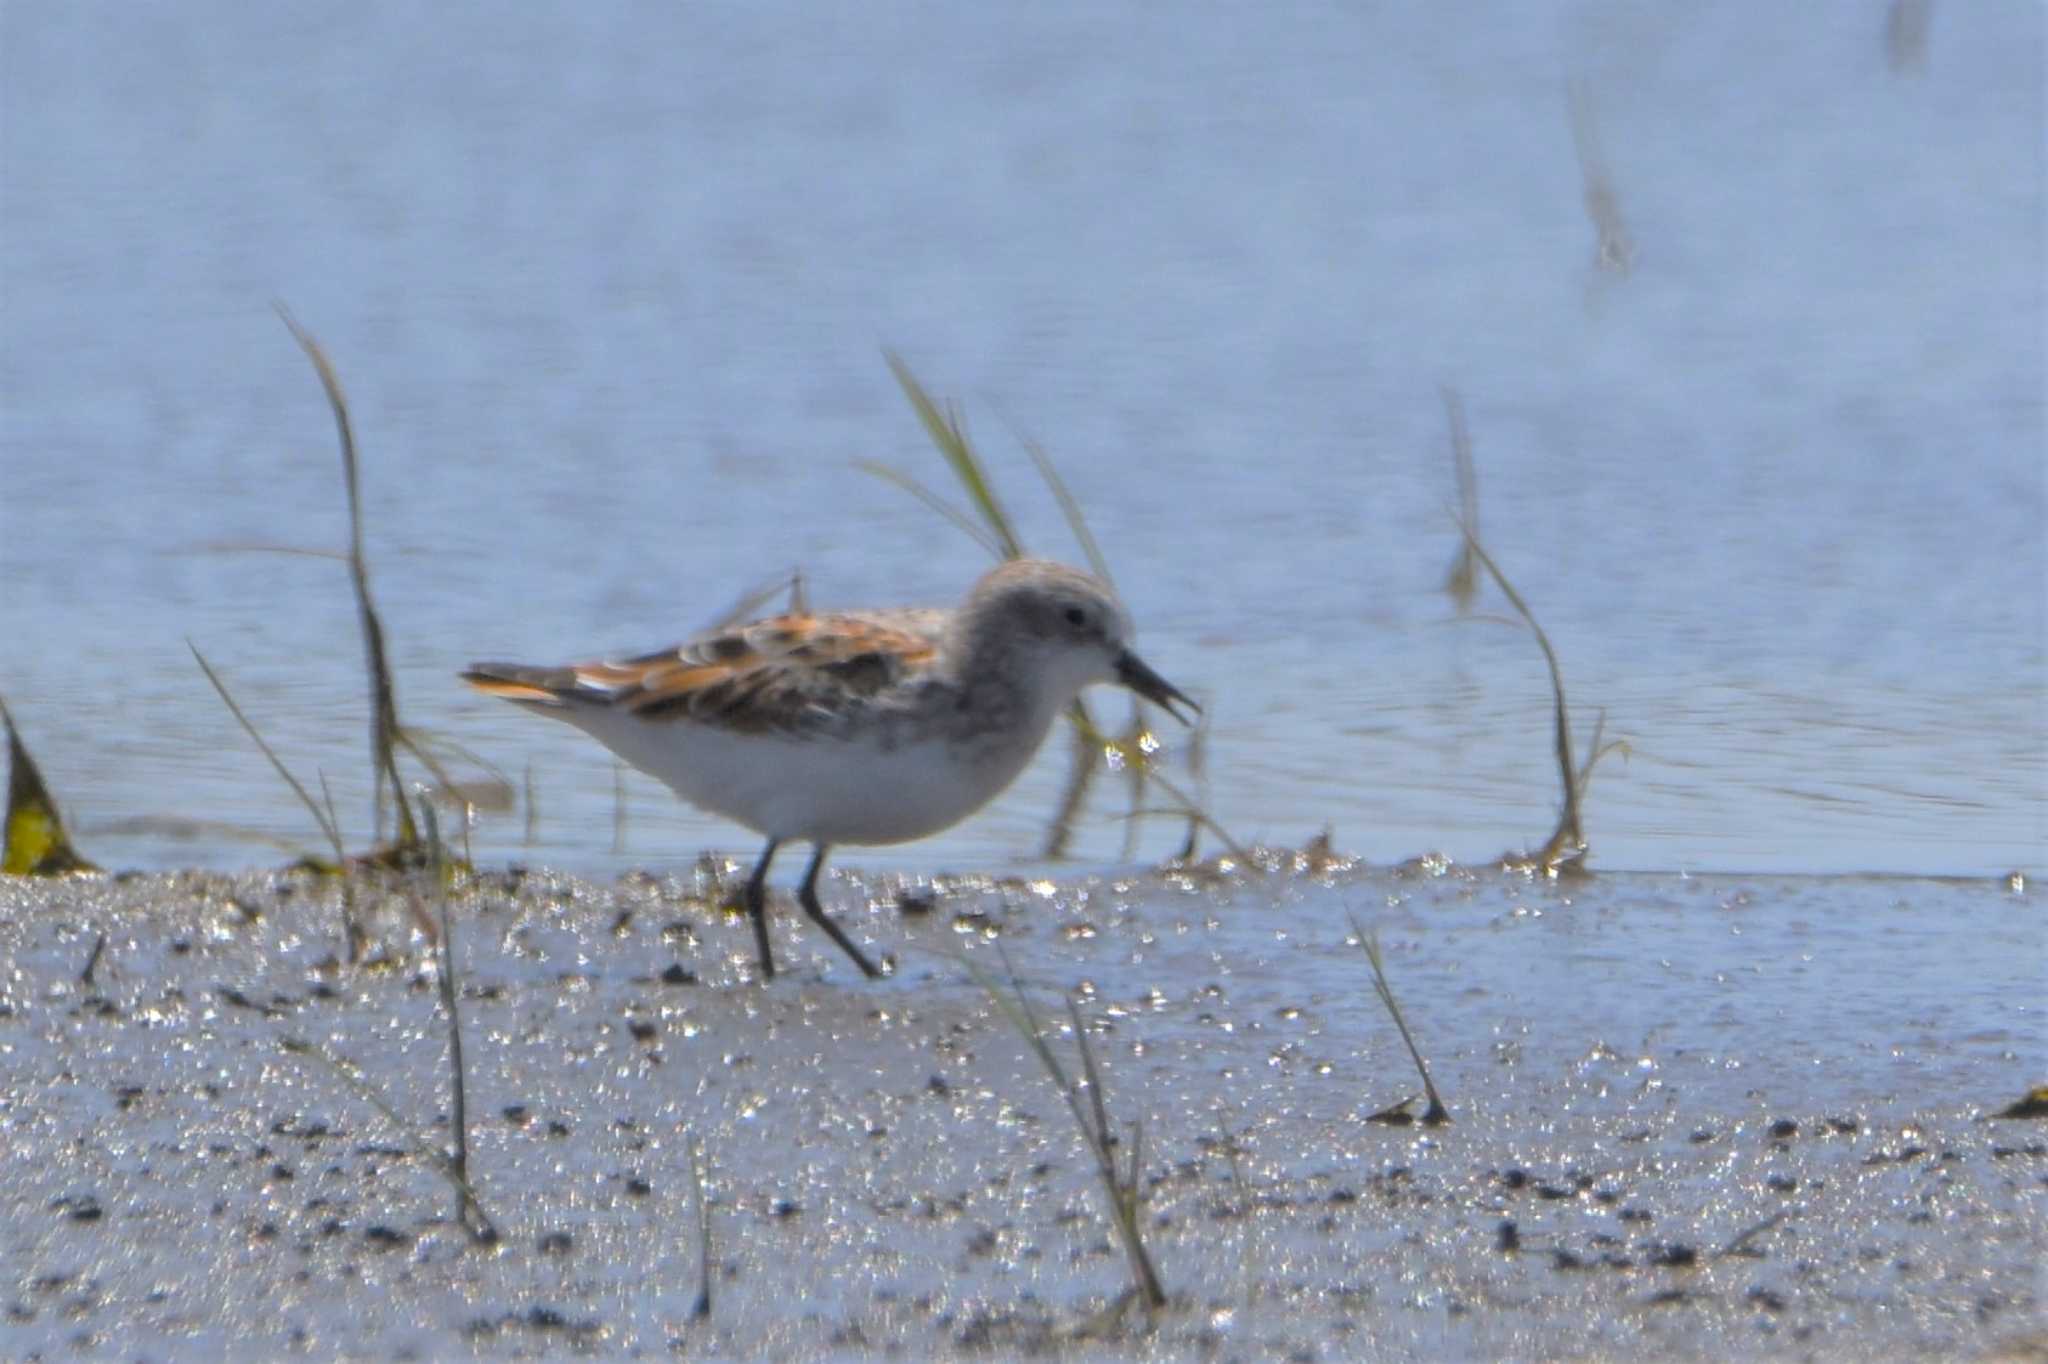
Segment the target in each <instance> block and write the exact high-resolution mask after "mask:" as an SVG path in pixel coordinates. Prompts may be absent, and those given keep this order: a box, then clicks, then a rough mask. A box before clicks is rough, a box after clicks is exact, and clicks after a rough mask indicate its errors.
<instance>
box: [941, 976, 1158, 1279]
mask: <svg viewBox="0 0 2048 1364" xmlns="http://www.w3.org/2000/svg"><path fill="white" fill-rule="evenodd" d="M996 950H997V952H998V953H1001V954H1002V957H1003V969H1004V972H1005V974H1006V975H1007V976H1008V977H1009V985H1010V989H1009V992H1008V993H1007V994H1006V993H1005V992H1004V991H1003V989H1002V987H1001V986H999V985H998V984H997V983H996V982H995V981H993V980H991V979H990V978H989V977H988V975H987V974H986V973H985V972H983V971H982V970H981V969H980V968H979V967H978V966H976V965H975V964H974V962H972V961H971V960H969V959H968V958H966V957H964V956H962V957H960V958H959V961H960V964H961V965H962V967H964V968H965V969H966V971H967V974H968V975H969V976H971V977H972V978H973V979H974V982H975V984H977V985H979V986H980V987H981V989H982V991H983V993H985V994H986V995H988V997H989V999H990V1000H991V1001H992V1002H993V1003H994V1004H995V1006H996V1008H997V1010H998V1011H999V1012H1001V1013H1002V1015H1003V1017H1004V1018H1005V1019H1006V1020H1008V1022H1009V1024H1010V1026H1011V1027H1012V1028H1014V1029H1015V1030H1016V1032H1017V1035H1018V1036H1020V1037H1022V1038H1023V1039H1024V1041H1025V1043H1026V1044H1027V1045H1028V1046H1030V1048H1031V1050H1032V1053H1033V1054H1034V1055H1036V1056H1037V1057H1038V1063H1039V1065H1040V1066H1041V1067H1043V1068H1044V1070H1045V1073H1046V1076H1047V1077H1048V1078H1049V1079H1050V1080H1051V1081H1052V1084H1053V1088H1054V1089H1056V1090H1058V1091H1059V1095H1060V1097H1061V1098H1062V1099H1064V1100H1065V1101H1066V1105H1067V1111H1068V1112H1070V1113H1071V1114H1072V1115H1073V1118H1074V1125H1075V1126H1076V1127H1077V1128H1079V1129H1080V1132H1081V1139H1082V1141H1083V1143H1084V1144H1085V1145H1086V1146H1087V1147H1088V1151H1089V1154H1090V1155H1092V1156H1093V1157H1094V1158H1095V1169H1096V1174H1097V1175H1098V1176H1099V1177H1100V1179H1101V1181H1102V1189H1103V1195H1104V1197H1105V1198H1106V1200H1107V1201H1108V1203H1109V1211H1110V1223H1111V1225H1112V1226H1113V1227H1114V1228H1115V1229H1116V1234H1117V1239H1118V1241H1119V1242H1121V1243H1122V1245H1123V1249H1124V1258H1125V1260H1126V1262H1127V1263H1128V1265H1129V1267H1130V1272H1131V1283H1132V1289H1133V1291H1134V1292H1135V1293H1136V1294H1137V1295H1138V1298H1139V1300H1140V1301H1141V1302H1143V1303H1144V1305H1145V1309H1146V1312H1147V1314H1148V1315H1149V1314H1151V1313H1154V1312H1157V1311H1158V1309H1159V1308H1161V1307H1163V1306H1165V1305H1166V1290H1165V1289H1164V1288H1163V1287H1162V1286H1161V1285H1160V1282H1159V1274H1158V1271H1157V1269H1156V1268H1155V1267H1154V1266H1153V1263H1152V1255H1151V1252H1150V1251H1149V1250H1148V1249H1147V1248H1146V1245H1145V1238H1144V1229H1143V1226H1142V1222H1141V1215H1142V1213H1143V1210H1144V1201H1145V1199H1144V1183H1143V1179H1142V1170H1141V1163H1142V1153H1143V1149H1144V1131H1143V1128H1142V1126H1140V1125H1138V1124H1133V1125H1132V1138H1131V1155H1130V1160H1129V1163H1128V1165H1127V1167H1125V1168H1123V1169H1119V1168H1118V1165H1117V1160H1116V1147H1117V1144H1118V1141H1117V1137H1116V1134H1115V1132H1114V1130H1113V1129H1112V1127H1111V1124H1110V1118H1109V1105H1108V1098H1107V1096H1106V1095H1105V1093H1104V1091H1103V1085H1102V1076H1101V1073H1100V1071H1099V1069H1098V1068H1097V1066H1096V1064H1095V1052H1094V1049H1093V1048H1092V1046H1091V1045H1090V1044H1089V1041H1088V1031H1087V1029H1086V1028H1085V1027H1084V1026H1083V1025H1082V1023H1081V1015H1080V1010H1079V1008H1078V1007H1077V1006H1076V1005H1075V1003H1074V1001H1073V998H1072V996H1069V997H1068V999H1067V1016H1068V1018H1069V1019H1070V1020H1071V1021H1072V1024H1073V1028H1074V1047H1075V1050H1076V1051H1077V1052H1078V1053H1079V1055H1080V1058H1081V1069H1082V1075H1083V1080H1082V1081H1081V1082H1076V1081H1075V1080H1074V1078H1073V1077H1072V1075H1071V1074H1070V1073H1069V1072H1068V1070H1067V1068H1066V1067H1065V1066H1064V1065H1063V1064H1061V1062H1060V1058H1059V1055H1058V1053H1057V1052H1055V1051H1054V1050H1053V1049H1052V1044H1051V1043H1050V1042H1048V1041H1047V1040H1046V1036H1045V1029H1044V1027H1043V1026H1042V1025H1041V1024H1040V1022H1039V1020H1038V1015H1037V1012H1036V1011H1035V1010H1033V1009H1032V1007H1031V1000H1030V997H1029V996H1028V995H1026V994H1025V992H1024V983H1023V981H1022V980H1020V979H1019V978H1018V976H1017V973H1016V970H1015V968H1014V967H1012V966H1011V965H1010V961H1009V955H1008V954H1007V953H1004V952H1003V951H1002V945H1001V944H1000V943H998V944H997V945H996ZM1084 1087H1085V1089H1086V1090H1087V1098H1086V1099H1085V1100H1084V1099H1083V1098H1082V1090H1083V1088H1084Z"/></svg>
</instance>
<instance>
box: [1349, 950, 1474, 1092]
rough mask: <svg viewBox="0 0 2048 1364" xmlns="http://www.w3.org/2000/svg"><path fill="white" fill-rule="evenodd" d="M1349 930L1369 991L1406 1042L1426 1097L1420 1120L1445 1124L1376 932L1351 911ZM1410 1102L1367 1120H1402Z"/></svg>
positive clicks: (1434, 1085)
mask: <svg viewBox="0 0 2048 1364" xmlns="http://www.w3.org/2000/svg"><path fill="white" fill-rule="evenodd" d="M1351 931H1352V933H1353V934H1355V935H1356V936H1357V938H1358V945H1359V946H1360V947H1362V948H1364V949H1365V960H1366V962H1367V964H1368V965H1370V966H1371V967H1372V988H1373V993H1375V994H1377V995H1378V996H1379V997H1380V1003H1381V1004H1383V1005H1385V1006H1386V1010H1387V1013H1388V1015H1389V1016H1390V1017H1391V1018H1392V1019H1393V1020H1394V1026H1395V1027H1396V1028H1398V1029H1399V1030H1400V1033H1401V1041H1402V1042H1403V1043H1404V1044H1406V1046H1407V1048H1408V1055H1409V1057H1410V1058H1411V1059H1412V1060H1413V1061H1414V1062H1415V1070H1416V1073H1417V1074H1419V1075H1421V1076H1422V1092H1423V1094H1424V1095H1426V1096H1427V1097H1428V1099H1429V1107H1428V1108H1426V1109H1425V1110H1423V1114H1422V1119H1421V1121H1422V1123H1423V1125H1424V1126H1426V1127H1443V1126H1447V1125H1448V1124H1449V1123H1450V1121H1451V1110H1450V1109H1448V1108H1446V1107H1445V1106H1444V1100H1443V1096H1442V1095H1441V1094H1438V1093H1437V1092H1436V1082H1435V1081H1434V1080H1432V1079H1430V1078H1429V1063H1428V1062H1426V1061H1424V1060H1423V1059H1422V1048H1420V1047H1418V1046H1416V1045H1415V1034H1414V1033H1412V1032H1410V1031H1408V1020H1407V1018H1406V1017H1405V1016H1403V1014H1402V1013H1401V1004H1400V1001H1399V1000H1397V999H1395V998H1394V987H1393V986H1392V985H1390V984H1388V983H1387V962H1386V958H1385V957H1383V956H1382V955H1381V954H1380V940H1379V935H1378V934H1375V933H1368V932H1366V931H1365V929H1364V928H1363V927H1361V926H1360V924H1359V922H1358V916H1357V915H1355V914H1354V915H1352V916H1351ZM1414 1102H1415V1100H1414V1098H1413V1097H1412V1096H1411V1097H1409V1098H1406V1099H1403V1100H1401V1102H1399V1103H1397V1104H1394V1105H1392V1106H1391V1107H1388V1108H1384V1109H1382V1110H1380V1111H1379V1112H1378V1113H1375V1114H1373V1115H1372V1118H1371V1119H1370V1121H1375V1122H1406V1121H1407V1120H1408V1117H1407V1113H1408V1106H1409V1105H1410V1104H1412V1103H1414ZM1396 1115H1398V1116H1396Z"/></svg>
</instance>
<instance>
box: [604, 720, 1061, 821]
mask: <svg viewBox="0 0 2048 1364" xmlns="http://www.w3.org/2000/svg"><path fill="white" fill-rule="evenodd" d="M583 727H584V728H586V729H587V730H588V731H589V733H590V734H591V736H592V737H593V738H595V739H597V740H598V741H599V742H600V743H602V744H604V745H605V747H607V748H609V749H611V750H612V752H614V753H616V754H618V755H619V756H620V757H621V758H623V759H625V760H626V761H627V762H629V763H631V764H632V765H633V766H634V767H637V768H639V769H640V770H641V771H643V772H646V773H648V774H649V775H650V776H654V777H658V778H660V779H661V780H662V781H664V782H666V783H668V785H669V786H670V787H671V788H672V789H673V790H674V791H675V793H676V794H677V795H679V796H681V797H682V798H683V799H684V800H686V801H688V802H690V803H691V804H692V805H695V806H697V807H699V808H700V809H704V810H708V811H711V812H712V813H714V814H719V815H724V816H725V817H726V818H728V819H732V820H737V821H738V822H739V823H741V824H744V825H746V826H747V827H748V828H750V829H753V830H754V831H756V832H757V833H762V834H766V835H769V836H770V837H774V838H801V839H808V840H811V841H813V842H818V843H901V842H905V841H907V840H909V839H913V838H923V837H924V836H925V835H927V834H933V833H937V832H938V831H939V830H941V829H944V828H947V827H948V826H950V825H953V824H956V823H958V822H959V821H960V820H962V819H965V818H966V817H967V816H968V815H971V814H973V813H974V812H975V811H976V810H979V809H980V808H981V807H982V806H984V805H986V804H987V803H988V802H989V801H990V800H992V799H993V798H994V797H995V796H996V795H997V794H998V793H999V792H1001V791H1002V790H1003V789H1004V788H1005V787H1007V786H1008V785H1009V784H1010V783H1011V782H1012V781H1014V780H1016V778H1017V774H1018V773H1019V772H1021V771H1023V769H1024V766H1025V764H1026V763H1028V762H1029V761H1030V760H1031V755H1032V754H1033V753H1034V752H1035V751H1036V750H1037V748H1038V742H1039V740H1040V739H1042V738H1043V737H1044V731H1043V730H1042V729H1041V730H1040V731H1039V732H1038V733H1037V734H1035V735H1028V736H1020V737H1019V740H1018V741H1016V742H1013V743H1010V744H1006V745H1004V746H1002V747H1001V748H995V749H991V748H987V747H977V748H974V749H972V750H963V749H962V748H961V747H959V746H956V745H953V744H949V743H947V742H946V741H945V740H943V739H940V738H932V739H929V740H924V741H921V742H915V743H902V744H898V745H896V746H895V747H893V748H884V747H882V746H881V745H880V744H878V743H875V742H873V741H870V740H865V739H835V738H814V739H793V738H785V737H782V736H779V735H764V734H744V735H743V734H731V733H727V732H725V731H722V730H717V729H711V728H708V727H706V726H702V725H696V724H691V723H689V722H688V721H681V722H674V723H669V724H650V723H649V722H647V721H644V720H640V719H637V718H635V717H631V716H620V715H617V714H615V713H608V712H595V713H593V714H591V715H590V716H589V717H588V719H587V720H585V721H584V722H583ZM970 752H971V755H972V756H969V753H970Z"/></svg>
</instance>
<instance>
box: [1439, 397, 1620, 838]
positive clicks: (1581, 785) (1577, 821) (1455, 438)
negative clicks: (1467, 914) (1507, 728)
mask: <svg viewBox="0 0 2048 1364" xmlns="http://www.w3.org/2000/svg"><path fill="white" fill-rule="evenodd" d="M1444 399H1445V406H1446V408H1447V409H1448V410H1449V412H1450V414H1451V421H1452V449H1453V454H1454V455H1455V456H1456V458H1457V459H1458V460H1459V463H1460V466H1461V471H1460V475H1459V482H1460V485H1461V490H1462V489H1463V488H1467V487H1469V488H1471V489H1473V490H1474V491H1473V492H1472V493H1471V495H1470V496H1469V497H1466V498H1465V499H1464V503H1463V509H1462V510H1461V512H1460V515H1459V518H1458V532H1459V534H1460V535H1461V536H1462V537H1463V541H1464V546H1465V550H1466V552H1467V553H1469V554H1470V555H1471V556H1472V558H1473V559H1475V560H1477V561H1478V563H1479V566H1480V567H1482V568H1484V569H1485V570H1486V573H1487V576H1488V577H1490V578H1492V579H1493V581H1494V584H1495V585H1496V586H1497V587H1499V588H1500V590H1501V593H1502V595H1504V596H1505V597H1506V598H1507V599H1508V604H1509V605H1510V606H1512V607H1514V609H1515V614H1516V615H1518V616H1520V617H1521V618H1522V622H1523V624H1525V625H1527V626H1528V627H1529V633H1531V634H1532V635H1534V636H1535V637H1536V645H1537V647H1538V648H1540V649H1541V650H1542V651H1543V661H1544V664H1545V666H1547V667H1548V669H1549V670H1550V696H1551V715H1552V746H1553V748H1554V750H1555V752H1556V754H1557V765H1558V780H1559V784H1560V786H1561V787H1562V788H1563V792H1564V802H1563V808H1562V809H1561V811H1560V812H1559V815H1558V821H1557V828H1556V829H1555V830H1554V831H1553V832H1552V833H1551V835H1550V838H1549V839H1548V840H1547V841H1546V842H1545V843H1544V845H1543V848H1542V850H1541V851H1539V852H1537V853H1535V854H1534V855H1528V854H1508V855H1504V856H1503V858H1502V861H1503V862H1506V863H1508V864H1510V865H1514V866H1527V867H1530V868H1534V869H1539V870H1541V871H1543V872H1544V873H1545V874H1546V875H1549V876H1558V875H1565V874H1573V873H1582V872H1584V871H1585V860H1586V854H1587V853H1588V851H1590V849H1589V845H1588V844H1587V842H1586V832H1585V824H1584V821H1583V820H1582V819H1581V817H1580V806H1581V803H1582V801H1583V799H1584V797H1585V793H1586V788H1587V786H1588V785H1589V784H1590V783H1591V781H1592V778H1593V768H1594V766H1595V765H1596V764H1598V763H1599V761H1600V759H1602V758H1604V757H1606V756H1607V755H1608V754H1609V753H1616V752H1619V753H1622V754H1624V755H1626V754H1627V753H1628V752H1629V751H1630V750H1629V745H1628V742H1627V741H1626V740H1623V739H1616V740H1612V741H1607V742H1603V736H1604V735H1605V733H1606V728H1607V717H1606V715H1605V713H1604V712H1603V713H1602V714H1601V715H1600V716H1599V717H1598V718H1597V719H1596V720H1595V722H1594V725H1593V743H1592V747H1591V749H1590V750H1589V751H1588V753H1587V755H1586V761H1585V762H1584V763H1583V764H1582V763H1579V762H1578V761H1577V760H1576V759H1575V758H1574V756H1573V749H1572V726H1571V711H1570V708H1569V706H1568V705H1567V704H1566V701H1565V691H1564V670H1563V668H1562V667H1561V666H1560V665H1559V663H1558V661H1557V650H1556V649H1555V648H1554V647H1552V645H1551V643H1550V636H1549V635H1548V634H1547V633H1545V632H1544V629H1543V626H1542V624H1541V623H1540V622H1539V621H1538V620H1537V619H1536V613H1535V612H1533V611H1531V610H1530V609H1529V603H1528V602H1526V601H1524V600H1523V599H1522V594H1521V593H1520V592H1517V591H1516V590H1515V585H1514V584H1513V583H1511V582H1509V581H1508V579H1507V575H1506V574H1505V573H1503V572H1501V568H1500V565H1499V564H1497V563H1495V562H1494V559H1493V556H1492V555H1491V554H1489V553H1487V551H1486V546H1485V545H1484V544H1483V543H1481V541H1480V539H1479V525H1478V507H1479V501H1478V495H1477V492H1476V489H1477V485H1478V480H1477V476H1476V475H1475V474H1473V473H1472V472H1471V469H1472V453H1471V439H1470V437H1469V435H1467V434H1465V432H1464V419H1463V410H1464V409H1463V405H1462V403H1461V402H1460V400H1459V398H1458V395H1457V393H1456V392H1455V391H1454V390H1451V389H1446V390H1445V391H1444Z"/></svg>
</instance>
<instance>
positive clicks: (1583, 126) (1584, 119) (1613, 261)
mask: <svg viewBox="0 0 2048 1364" xmlns="http://www.w3.org/2000/svg"><path fill="white" fill-rule="evenodd" d="M1565 103H1566V105H1567V107H1568V108H1569V110H1570V113H1571V124H1572V147H1573V149H1574V150H1576V151H1577V153H1578V157H1579V180H1580V184H1581V186H1582V192H1583V194H1584V196H1585V201H1586V217H1587V218H1589V219H1590V220H1591V221H1592V223H1593V230H1594V232H1595V233H1596V234H1597V236H1598V245H1597V246H1596V247H1595V248H1594V252H1593V264H1594V265H1595V266H1596V267H1598V268H1599V269H1602V270H1607V271H1611V272H1613V273H1614V274H1617V275H1626V274H1627V273H1628V272H1629V271H1630V269H1632V268H1633V267H1634V265H1635V262H1636V244H1635V241H1634V239H1633V238H1632V237H1630V236H1629V231H1628V224H1627V223H1626V222H1624V221H1622V216H1621V198H1620V196H1619V195H1618V194H1617V193H1616V192H1615V188H1614V175H1613V173H1612V172H1611V171H1610V170H1609V169H1608V165H1607V156H1606V153H1605V152H1604V151H1603V150H1602V149H1601V146H1600V129H1599V127H1598V125H1597V124H1595V122H1594V121H1593V102H1592V98H1591V96H1590V95H1589V94H1588V93H1587V90H1586V83H1585V82H1584V81H1583V80H1574V81H1572V82H1571V84H1570V86H1569V87H1567V89H1566V92H1565Z"/></svg>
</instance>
